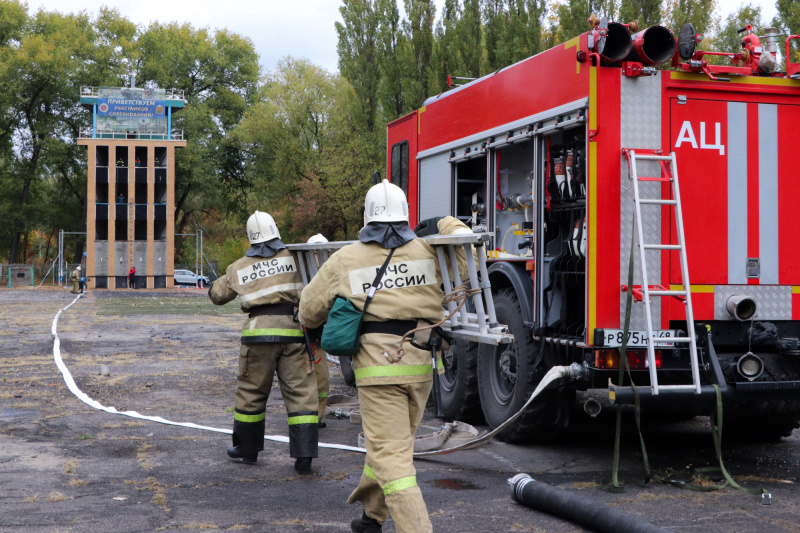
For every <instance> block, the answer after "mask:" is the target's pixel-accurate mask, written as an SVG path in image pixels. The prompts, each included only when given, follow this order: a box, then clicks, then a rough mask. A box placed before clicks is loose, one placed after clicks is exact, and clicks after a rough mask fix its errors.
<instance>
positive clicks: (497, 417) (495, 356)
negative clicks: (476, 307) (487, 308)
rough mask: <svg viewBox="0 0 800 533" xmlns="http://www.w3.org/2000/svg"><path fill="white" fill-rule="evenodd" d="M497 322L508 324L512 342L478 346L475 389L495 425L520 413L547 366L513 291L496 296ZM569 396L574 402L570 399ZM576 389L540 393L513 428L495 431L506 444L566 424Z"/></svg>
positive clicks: (540, 436) (547, 434) (543, 436)
mask: <svg viewBox="0 0 800 533" xmlns="http://www.w3.org/2000/svg"><path fill="white" fill-rule="evenodd" d="M494 306H495V309H496V311H497V321H498V322H499V323H501V324H506V325H507V326H508V328H509V331H510V333H511V334H512V335H514V342H513V343H511V344H504V345H499V346H489V345H484V344H482V345H481V346H480V348H479V350H480V355H479V357H478V390H479V391H480V401H481V408H482V410H483V415H484V417H485V418H486V423H487V424H489V425H490V426H492V427H497V426H499V425H500V424H502V423H503V422H505V421H506V420H507V419H509V418H511V416H512V415H514V413H516V412H517V411H519V410H520V409H521V408H522V406H523V405H524V404H525V402H526V401H527V399H528V397H529V396H530V395H531V394H533V391H534V389H535V388H536V385H537V384H538V383H539V382H540V381H541V380H542V377H544V375H545V373H546V372H547V370H549V369H550V366H551V365H550V364H548V362H547V361H545V360H544V358H542V357H539V353H540V350H541V348H540V346H539V345H538V344H537V343H535V342H534V341H533V337H532V334H531V329H530V328H529V327H527V326H525V324H524V323H523V321H522V310H521V308H520V305H519V300H518V298H517V295H516V294H515V293H514V291H513V290H512V289H503V290H501V291H499V292H498V293H497V294H496V295H495V297H494ZM570 399H572V400H573V401H572V402H570ZM573 402H574V392H572V391H567V392H563V393H562V392H559V391H557V390H554V389H547V390H545V391H543V392H542V393H541V394H540V395H539V396H538V397H537V399H536V400H534V401H533V403H532V404H531V405H530V406H529V407H528V409H527V410H526V411H525V413H523V414H522V416H520V417H519V418H518V419H517V420H516V421H515V422H514V423H513V424H512V425H511V426H509V427H508V428H507V429H505V430H504V431H503V432H501V433H500V434H499V435H498V438H499V439H500V440H503V441H506V442H523V441H524V442H538V441H544V440H547V439H549V438H552V437H553V436H555V434H556V433H557V432H558V430H559V429H561V428H562V427H566V424H567V421H568V413H569V410H570V408H571V405H572V403H573Z"/></svg>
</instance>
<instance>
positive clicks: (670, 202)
mask: <svg viewBox="0 0 800 533" xmlns="http://www.w3.org/2000/svg"><path fill="white" fill-rule="evenodd" d="M623 153H624V154H625V155H626V156H627V159H628V170H629V179H630V180H631V183H632V184H633V203H634V206H635V210H636V240H637V248H638V250H639V259H640V264H641V267H642V286H641V299H642V301H643V302H644V309H645V317H646V327H647V362H648V365H649V367H650V387H651V392H652V394H653V395H657V394H658V392H659V390H665V391H666V390H694V392H695V394H700V367H699V364H698V357H697V336H696V333H695V330H694V315H693V313H692V292H691V286H690V284H689V266H688V263H687V261H686V239H685V237H684V231H683V212H682V210H681V195H680V187H679V185H678V165H677V163H676V161H675V152H670V154H669V155H663V154H661V152H660V151H650V152H648V153H638V154H637V153H636V151H635V150H632V149H624V150H623ZM639 161H655V162H658V164H659V166H660V167H661V177H643V176H639V174H638V173H637V170H636V164H637V162H639ZM640 182H660V183H669V184H670V187H671V192H672V195H671V199H664V198H642V197H641V194H640V192H639V184H640ZM643 205H655V206H660V207H663V206H666V207H671V208H673V209H674V213H675V226H676V228H677V232H678V233H677V238H678V244H664V243H645V242H644V232H643V229H642V206H643ZM662 240H663V239H662ZM649 250H658V251H668V252H671V251H676V252H678V255H679V256H680V265H681V283H682V284H683V287H682V289H681V290H671V289H670V288H669V287H663V286H660V285H649V281H648V275H647V257H646V256H647V251H649ZM629 290H633V291H634V294H636V293H638V292H639V291H636V290H635V289H634V288H632V287H631V288H629ZM637 296H638V295H637ZM653 296H656V297H664V296H670V297H676V298H678V299H679V300H681V301H682V302H683V304H684V306H685V308H686V329H687V335H688V336H686V337H669V340H668V342H670V343H675V344H688V346H689V356H690V364H691V370H692V384H691V385H688V384H687V385H659V384H658V376H657V372H656V354H655V345H656V343H657V342H660V343H663V342H665V341H666V340H667V339H666V338H661V337H657V335H656V333H655V332H654V328H653V316H652V313H651V309H650V298H651V297H653Z"/></svg>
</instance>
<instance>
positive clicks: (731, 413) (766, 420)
mask: <svg viewBox="0 0 800 533" xmlns="http://www.w3.org/2000/svg"><path fill="white" fill-rule="evenodd" d="M762 358H763V361H764V373H763V375H762V378H761V379H764V380H765V381H797V380H800V362H798V361H796V360H795V359H796V358H795V357H787V356H785V355H778V354H764V355H763V356H762ZM735 361H736V358H733V359H730V363H729V364H728V365H727V368H725V366H723V368H724V372H725V377H726V379H727V380H728V382H729V383H730V382H732V381H741V380H743V378H742V377H741V376H739V374H738V373H737V372H736V362H735ZM722 415H723V417H724V421H723V426H722V428H723V432H724V433H727V434H731V435H733V436H734V437H736V438H742V439H746V440H760V441H776V440H779V439H780V438H781V437H788V436H790V435H791V434H792V432H793V431H794V430H795V429H797V428H798V427H800V400H797V399H793V398H784V399H781V398H771V399H756V400H750V401H740V402H734V403H732V404H731V405H726V406H725V407H724V408H723V413H722Z"/></svg>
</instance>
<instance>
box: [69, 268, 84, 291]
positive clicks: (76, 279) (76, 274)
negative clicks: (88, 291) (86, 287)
mask: <svg viewBox="0 0 800 533" xmlns="http://www.w3.org/2000/svg"><path fill="white" fill-rule="evenodd" d="M80 279H81V267H80V266H78V267H76V268H75V270H73V271H72V290H71V291H70V292H71V293H72V294H79V293H81V292H83V291H81V290H80V289H79V287H78V285H79V283H80Z"/></svg>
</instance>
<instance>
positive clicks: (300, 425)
mask: <svg viewBox="0 0 800 533" xmlns="http://www.w3.org/2000/svg"><path fill="white" fill-rule="evenodd" d="M247 235H248V238H249V239H250V248H249V249H248V250H247V252H246V253H245V257H242V258H241V259H239V260H237V261H235V262H234V263H232V264H231V265H230V266H229V267H228V269H227V271H226V273H225V275H224V276H222V277H220V278H219V279H217V280H216V281H215V282H214V284H213V285H212V286H211V288H210V289H209V296H210V297H211V301H212V302H213V303H214V304H216V305H223V304H226V303H228V302H230V301H231V300H233V299H234V298H236V297H237V296H238V297H239V301H240V302H241V306H242V311H244V312H245V313H248V318H246V319H245V322H244V327H243V329H242V348H241V351H240V354H239V375H238V378H237V379H238V384H237V389H236V402H235V408H234V415H233V418H234V421H233V446H231V447H230V448H228V456H229V457H231V459H233V460H235V461H240V462H243V463H248V464H253V463H255V462H256V461H257V457H258V452H260V451H261V450H263V449H264V419H265V416H266V405H267V398H268V397H269V393H270V389H271V388H272V379H273V377H274V374H275V372H276V371H277V373H278V382H279V383H280V387H281V393H282V395H283V401H284V406H285V408H286V412H287V415H288V423H289V455H290V456H291V457H294V458H296V461H295V470H297V472H298V473H300V474H309V473H311V459H312V458H314V457H317V435H318V432H319V428H318V427H317V424H318V422H319V417H318V415H317V393H316V390H317V383H316V379H315V377H314V370H313V368H312V367H313V366H314V365H313V364H311V362H310V361H309V357H308V352H307V350H306V344H305V339H304V335H303V330H302V328H301V327H300V324H299V323H298V322H297V320H296V319H295V305H296V303H297V301H298V300H299V297H300V291H301V290H302V288H303V283H302V280H301V278H300V273H299V271H298V269H297V264H296V263H295V260H294V257H293V256H292V254H291V253H290V252H289V251H288V250H286V245H285V244H283V243H282V242H281V240H280V237H281V236H280V233H278V228H277V226H276V225H275V221H274V220H273V219H272V217H271V216H270V215H269V214H268V213H264V212H260V211H256V212H255V213H253V214H252V215H251V216H250V218H249V219H248V221H247Z"/></svg>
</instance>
